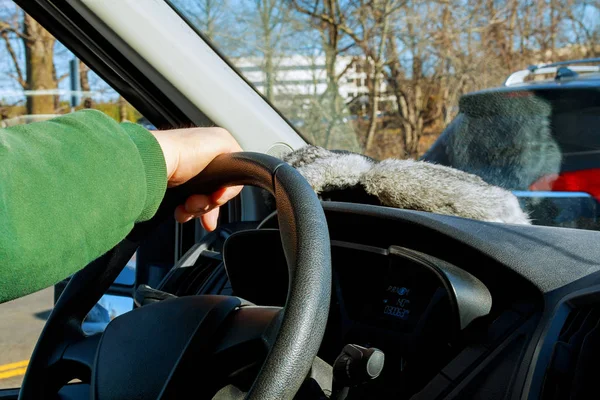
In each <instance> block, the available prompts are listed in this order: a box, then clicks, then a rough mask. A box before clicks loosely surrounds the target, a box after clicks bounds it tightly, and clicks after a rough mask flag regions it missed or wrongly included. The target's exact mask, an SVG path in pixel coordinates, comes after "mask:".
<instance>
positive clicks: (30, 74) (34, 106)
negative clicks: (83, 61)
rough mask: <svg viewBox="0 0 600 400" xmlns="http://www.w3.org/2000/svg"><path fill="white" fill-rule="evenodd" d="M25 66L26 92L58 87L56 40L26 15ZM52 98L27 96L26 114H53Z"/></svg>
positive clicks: (48, 96) (51, 96)
mask: <svg viewBox="0 0 600 400" xmlns="http://www.w3.org/2000/svg"><path fill="white" fill-rule="evenodd" d="M24 35H25V39H24V40H23V42H24V44H25V65H26V70H27V88H26V89H28V90H52V89H56V88H57V87H58V83H57V81H56V78H55V76H54V43H55V41H56V39H54V37H53V36H52V35H51V34H50V33H49V32H48V31H47V30H45V29H44V28H43V27H42V26H41V25H40V24H38V23H37V21H35V20H34V19H33V18H32V17H30V16H29V15H28V14H25V17H24ZM54 112H55V107H54V96H53V95H41V96H28V97H27V113H28V114H53V113H54Z"/></svg>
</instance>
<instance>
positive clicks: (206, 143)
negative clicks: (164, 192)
mask: <svg viewBox="0 0 600 400" xmlns="http://www.w3.org/2000/svg"><path fill="white" fill-rule="evenodd" d="M151 133H152V134H153V135H154V137H155V138H156V140H157V141H158V143H159V144H160V147H161V148H162V151H163V154H164V157H165V163H166V165H167V186H168V187H173V186H178V185H181V184H182V183H185V182H187V181H188V180H190V179H191V178H193V177H194V176H196V175H198V174H199V173H200V172H201V171H202V170H203V169H204V168H205V167H206V166H207V165H208V164H209V163H210V162H211V161H212V160H213V159H214V158H215V157H216V156H218V155H220V154H223V153H233V152H237V151H242V149H241V147H240V145H239V144H238V143H237V142H236V141H235V139H234V138H233V136H231V134H230V133H229V132H227V131H226V130H225V129H222V128H188V129H171V130H166V131H151ZM240 190H242V187H241V186H232V187H229V188H223V189H220V190H218V191H216V192H214V193H212V194H211V195H202V194H196V195H193V196H190V197H189V198H188V199H187V200H186V202H185V204H182V205H179V206H178V207H177V209H176V210H175V219H177V221H179V222H181V223H184V222H187V221H189V220H191V219H193V218H197V217H200V221H201V222H202V225H203V226H204V228H205V229H206V230H208V231H213V230H214V229H215V228H216V227H217V219H218V217H219V206H222V205H223V204H225V203H226V202H228V201H229V200H231V199H232V198H234V197H235V196H237V195H238V193H239V192H240Z"/></svg>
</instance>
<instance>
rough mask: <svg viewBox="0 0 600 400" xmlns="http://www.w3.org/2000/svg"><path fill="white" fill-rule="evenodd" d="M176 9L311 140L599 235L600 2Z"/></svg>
mask: <svg viewBox="0 0 600 400" xmlns="http://www.w3.org/2000/svg"><path fill="white" fill-rule="evenodd" d="M170 3H171V4H172V6H173V7H174V8H175V9H176V10H177V11H178V12H179V13H180V14H181V15H182V16H183V17H184V18H186V19H187V20H188V22H189V23H190V24H191V25H192V26H193V27H194V28H195V29H196V30H197V31H198V32H199V34H201V35H203V37H204V38H205V39H206V40H207V41H209V42H210V43H211V44H212V46H214V48H215V49H216V50H217V51H218V52H219V53H220V54H221V55H222V56H223V57H224V58H226V59H227V60H228V62H229V63H230V64H231V65H233V66H234V67H235V68H236V69H237V71H238V72H239V73H240V74H241V75H242V76H243V77H244V78H245V79H246V80H247V81H248V83H249V84H250V85H252V86H253V87H254V88H255V89H256V90H257V91H258V92H259V93H260V94H261V95H263V96H264V97H265V98H266V99H267V100H268V101H269V102H270V104H272V105H273V107H275V108H276V109H277V110H278V111H279V112H280V113H281V114H282V115H283V116H284V117H285V118H286V119H287V120H288V121H289V123H290V124H292V125H293V126H294V127H295V128H296V129H297V131H298V132H300V133H301V135H302V136H303V137H304V138H305V140H306V141H307V142H309V143H311V144H315V145H318V146H322V147H325V148H328V149H340V150H349V151H353V152H358V153H361V154H365V155H368V156H370V157H373V158H375V159H379V160H381V159H385V158H400V159H406V158H413V159H422V160H425V161H430V162H435V163H438V164H444V165H448V166H451V167H454V168H458V169H461V170H464V171H466V172H470V173H473V174H476V175H478V176H480V177H481V178H483V179H484V180H485V181H487V182H488V183H491V184H494V185H498V186H501V187H504V188H505V189H508V190H511V191H513V193H514V194H516V195H517V197H518V198H519V200H520V202H521V205H522V207H523V208H525V209H526V210H527V212H528V213H529V214H530V215H531V216H532V219H533V222H534V223H537V224H542V225H557V226H567V227H575V228H585V229H598V226H599V224H598V220H599V219H598V215H597V214H598V213H599V212H600V211H599V210H600V207H598V200H600V139H597V137H598V136H597V134H598V133H597V131H598V127H600V96H599V95H598V94H599V92H600V60H598V59H596V60H594V59H593V58H594V57H600V43H599V41H598V38H599V37H600V4H598V3H597V2H596V3H589V2H579V1H573V2H554V1H531V0H514V1H510V2H504V1H502V2H500V1H478V0H475V1H471V0H467V1H464V0H459V1H452V0H451V1H426V0H377V1H363V0H347V1H345V0H334V1H331V0H218V1H217V0H203V1H196V0H172V1H171V2H170ZM581 59H588V60H587V61H586V62H575V63H572V64H569V63H565V64H560V65H550V66H548V64H551V63H555V62H560V61H568V60H581ZM543 65H546V67H545V68H541V66H543ZM530 66H538V67H540V68H537V69H536V68H531V67H530ZM528 67H529V69H528Z"/></svg>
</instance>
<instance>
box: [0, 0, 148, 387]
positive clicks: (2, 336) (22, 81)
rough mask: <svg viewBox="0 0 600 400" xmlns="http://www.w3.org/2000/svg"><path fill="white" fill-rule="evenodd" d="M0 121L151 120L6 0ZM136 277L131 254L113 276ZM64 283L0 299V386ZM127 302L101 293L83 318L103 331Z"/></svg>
mask: <svg viewBox="0 0 600 400" xmlns="http://www.w3.org/2000/svg"><path fill="white" fill-rule="evenodd" d="M0 60H1V61H0V127H8V126H14V125H19V124H27V123H31V122H35V121H41V120H46V119H50V118H53V117H55V116H57V115H61V114H65V113H68V112H71V111H74V110H80V109H83V108H93V109H97V110H100V111H102V112H104V113H105V114H107V115H109V116H111V117H112V118H114V119H115V120H117V121H124V120H127V121H131V122H138V123H140V124H142V125H144V126H146V127H148V128H152V126H151V124H150V123H149V122H148V121H147V120H146V119H144V118H143V117H142V115H141V114H140V113H139V112H138V111H137V110H136V109H135V108H133V107H132V106H131V105H130V104H129V103H127V102H126V101H125V100H124V99H123V98H122V97H120V96H119V95H118V93H117V92H115V91H114V90H113V89H112V88H111V87H110V86H108V85H107V84H106V83H105V82H104V81H103V80H102V79H101V78H100V77H99V76H98V75H96V74H95V73H94V72H93V71H91V70H90V69H89V68H88V67H87V66H86V65H85V64H84V63H83V62H81V61H80V60H78V59H77V58H76V57H75V56H74V55H73V54H72V53H71V52H70V51H69V50H67V49H66V48H65V47H64V46H63V45H62V44H61V43H60V42H58V41H57V40H56V39H54V38H53V37H52V35H50V34H49V33H48V32H47V31H46V30H44V29H43V28H42V27H41V26H40V25H39V24H37V22H36V21H34V20H33V19H31V18H30V17H29V16H28V15H26V14H24V13H23V12H22V11H21V10H20V9H19V8H17V6H15V5H14V4H13V3H12V1H5V0H0ZM115 282H116V283H117V284H120V285H123V286H125V287H129V286H133V284H134V282H135V257H134V258H132V260H130V262H129V263H128V265H127V266H126V268H125V269H124V270H123V272H122V273H121V274H120V275H119V277H118V278H117V280H116V281H115ZM63 288H64V282H61V283H59V284H58V285H57V286H56V287H50V288H47V289H44V290H42V291H39V292H37V293H33V294H31V295H29V296H26V297H23V298H20V299H17V300H14V301H10V302H7V303H4V304H0V389H4V388H14V387H19V386H20V385H21V381H22V379H23V375H24V373H25V369H26V367H27V363H28V360H29V357H30V356H31V352H32V351H33V348H34V346H35V343H36V342H37V339H38V337H39V334H40V332H41V330H42V328H43V326H44V323H45V321H46V319H47V318H48V316H49V314H50V312H51V310H52V308H53V305H54V301H55V299H56V298H57V296H58V295H59V294H60V292H61V290H62V289H63ZM132 308H133V300H132V298H131V297H122V296H113V295H105V296H104V297H103V298H102V299H101V300H100V302H99V303H98V304H97V305H96V306H95V307H94V309H92V310H91V311H90V314H89V315H88V317H87V318H86V320H85V321H84V324H83V329H84V331H85V332H86V333H93V332H97V331H99V330H102V329H104V327H105V326H106V325H107V323H108V322H109V321H110V320H111V319H112V318H114V317H116V316H117V315H120V314H122V313H124V312H127V311H129V310H131V309H132Z"/></svg>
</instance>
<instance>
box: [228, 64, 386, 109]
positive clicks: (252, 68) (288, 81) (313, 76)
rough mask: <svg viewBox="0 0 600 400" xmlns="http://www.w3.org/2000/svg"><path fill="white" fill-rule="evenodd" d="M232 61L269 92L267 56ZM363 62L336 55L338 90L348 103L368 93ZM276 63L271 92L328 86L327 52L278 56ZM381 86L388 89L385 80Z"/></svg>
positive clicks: (301, 92) (317, 91)
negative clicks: (323, 54)
mask: <svg viewBox="0 0 600 400" xmlns="http://www.w3.org/2000/svg"><path fill="white" fill-rule="evenodd" d="M233 62H234V64H235V65H236V67H237V69H238V70H239V71H240V72H241V73H242V74H243V75H244V76H245V77H246V79H248V80H249V81H250V82H251V83H252V84H253V85H254V86H255V87H256V88H257V90H259V91H260V92H261V93H263V94H266V87H267V80H268V78H267V71H266V68H265V59H264V58H262V57H256V58H250V57H247V58H237V59H234V60H233ZM364 62H365V61H364V59H360V58H356V57H351V56H339V57H338V58H337V63H336V65H335V71H336V75H338V76H339V75H342V76H341V78H340V79H339V94H340V96H341V97H342V98H343V99H344V100H345V101H346V103H348V102H350V101H351V100H353V99H355V98H358V97H360V96H363V95H367V94H368V88H367V73H366V72H365V71H364ZM273 64H274V65H273V74H274V76H273V78H272V82H273V87H272V95H273V98H275V99H277V98H285V97H290V96H293V97H297V96H307V97H312V96H319V95H321V94H323V93H324V92H325V90H326V89H327V72H326V65H325V56H314V57H311V56H302V55H293V56H289V57H285V58H279V59H275V60H274V62H273ZM380 89H381V91H382V92H383V91H385V89H386V85H385V82H382V84H381V88H380Z"/></svg>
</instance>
